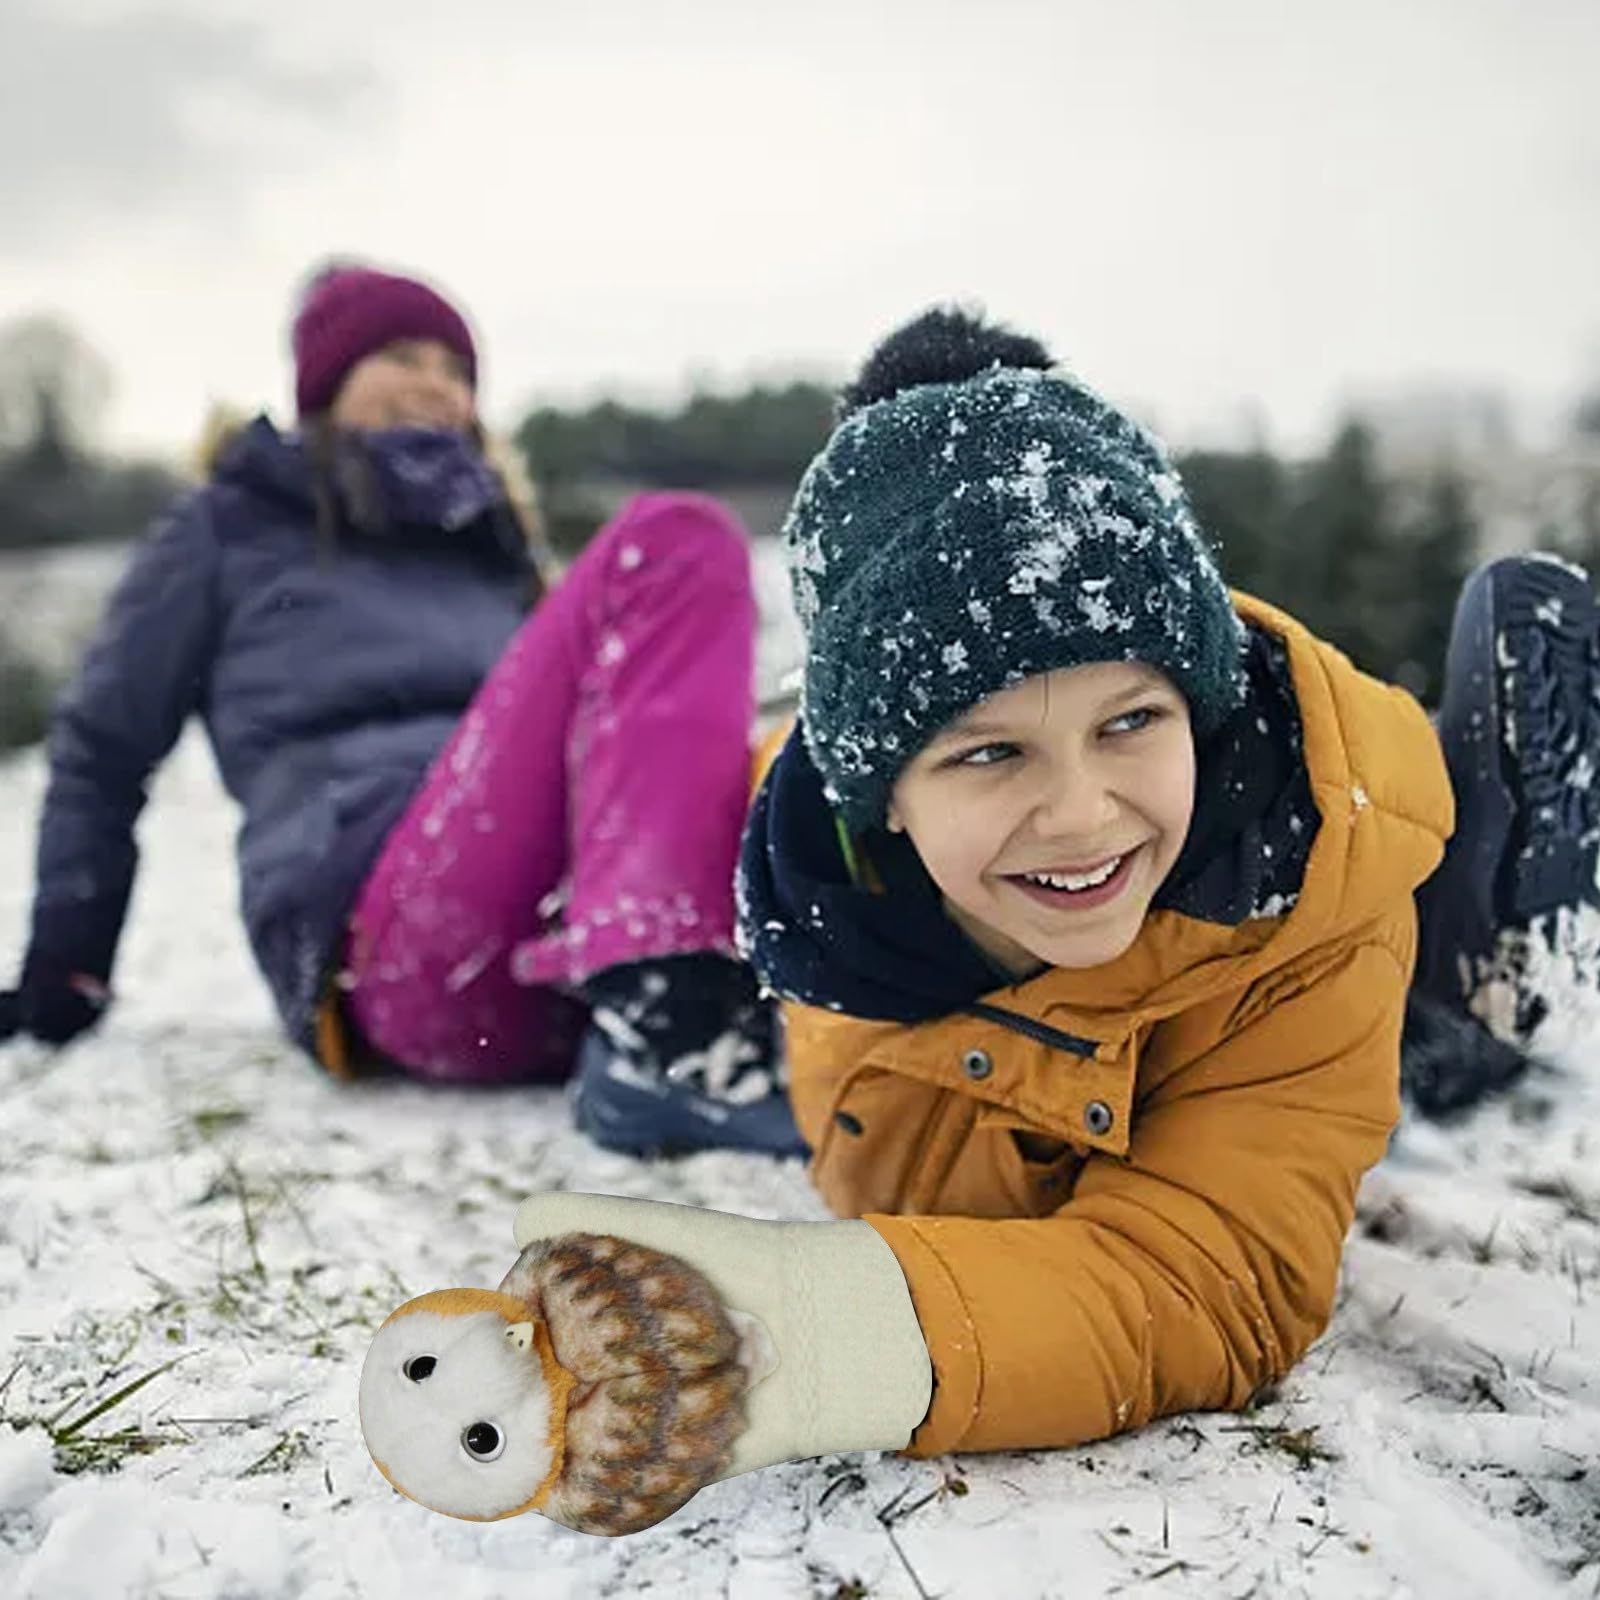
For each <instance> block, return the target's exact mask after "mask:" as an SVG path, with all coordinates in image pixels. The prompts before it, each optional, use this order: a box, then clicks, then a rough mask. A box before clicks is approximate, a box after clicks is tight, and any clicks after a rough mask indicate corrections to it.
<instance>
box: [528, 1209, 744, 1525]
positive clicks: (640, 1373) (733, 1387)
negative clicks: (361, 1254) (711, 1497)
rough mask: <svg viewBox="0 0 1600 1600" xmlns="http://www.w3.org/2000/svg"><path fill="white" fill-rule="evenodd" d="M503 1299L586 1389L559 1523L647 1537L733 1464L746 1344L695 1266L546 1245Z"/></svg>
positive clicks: (556, 1504)
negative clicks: (543, 1327) (537, 1321)
mask: <svg viewBox="0 0 1600 1600" xmlns="http://www.w3.org/2000/svg"><path fill="white" fill-rule="evenodd" d="M500 1291H501V1293H503V1294H509V1295H514V1296H516V1297H517V1298H518V1299H519V1300H521V1301H523V1302H524V1303H525V1304H526V1305H527V1307H528V1309H529V1312H530V1314H531V1315H533V1316H535V1317H542V1318H543V1319H544V1321H545V1322H546V1324H547V1326H548V1327H549V1329H550V1341H551V1347H552V1349H553V1350H554V1351H555V1355H556V1359H557V1360H558V1361H559V1362H560V1363H561V1365H562V1366H563V1367H565V1368H566V1369H567V1371H569V1372H570V1373H572V1375H573V1376H574V1377H575V1378H576V1379H577V1387H576V1388H575V1389H574V1390H573V1395H572V1401H571V1404H570V1405H569V1407H568V1410H567V1432H566V1460H565V1463H564V1465H563V1467H562V1471H561V1475H560V1477H559V1478H558V1479H557V1480H556V1485H555V1488H554V1489H553V1490H552V1492H551V1495H550V1498H549V1500H548V1501H546V1503H545V1505H544V1506H543V1507H542V1508H541V1509H542V1510H543V1512H544V1514H545V1515H546V1516H548V1517H551V1518H553V1519H554V1520H555V1521H557V1522H561V1523H564V1524H566V1526H568V1527H570V1528H578V1529H581V1530H582V1531H584V1532H586V1533H605V1534H617V1533H634V1532H637V1531H638V1530H639V1529H641V1528H648V1527H651V1526H653V1525H654V1524H655V1523H657V1522H659V1521H661V1519H662V1518H663V1517H666V1516H670V1515H671V1514H672V1512H674V1511H676V1510H677V1509H678V1508H679V1507H680V1506H681V1505H683V1504H684V1502H685V1501H687V1500H688V1499H689V1498H690V1497H691V1496H692V1495H693V1494H694V1493H695V1491H696V1490H698V1489H701V1488H703V1487H704V1486H705V1485H706V1484H707V1483H709V1482H710V1481H711V1480H712V1479H713V1478H714V1477H716V1475H717V1474H718V1473H719V1472H720V1471H721V1470H722V1469H723V1468H724V1467H725V1466H726V1465H727V1461H728V1455H729V1452H730V1451H731V1449H732V1448H733V1443H734V1441H735V1440H736V1439H737V1438H738V1436H739V1434H740V1433H741V1432H742V1431H743V1428H744V1420H745V1419H744V1391H745V1388H746V1384H747V1374H746V1373H745V1370H744V1368H743V1367H742V1366H740V1365H739V1362H738V1359H737V1358H738V1351H739V1337H738V1334H737V1332H736V1330H735V1329H734V1327H733V1325H732V1323H730V1322H729V1320H728V1317H727V1315H726V1313H725V1312H724V1310H723V1307H722V1303H721V1301H720V1300H718V1299H717V1296H716V1294H715V1292H714V1291H713V1290H712V1288H711V1285H710V1284H709V1283H708V1282H707V1281H706V1279H705V1277H704V1276H703V1275H702V1274H701V1273H700V1272H698V1271H697V1270H696V1269H695V1268H694V1267H691V1266H690V1265H688V1263H686V1262H684V1261H680V1260H679V1259H678V1258H677V1257H676V1256H670V1255H665V1254H663V1253H662V1252H661V1251H658V1250H651V1249H648V1248H647V1247H645V1246H644V1245H639V1244H634V1243H632V1242H630V1241H628V1240H626V1239H618V1238H616V1237H614V1236H612V1235H609V1234H592V1233H569V1234H562V1235H560V1236H559V1237H557V1238H554V1239H536V1240H534V1241H533V1243H532V1244H530V1245H529V1246H528V1247H527V1249H526V1250H524V1251H523V1252H522V1254H521V1256H519V1257H518V1259H517V1263H516V1265H515V1266H514V1267H512V1269H511V1271H510V1272H508V1273H507V1274H506V1276H505V1279H504V1281H503V1282H502V1283H501V1285H500Z"/></svg>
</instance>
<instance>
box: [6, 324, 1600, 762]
mask: <svg viewBox="0 0 1600 1600" xmlns="http://www.w3.org/2000/svg"><path fill="white" fill-rule="evenodd" d="M109 393H110V379H109V375H108V373H107V371H106V369H105V366H104V363H103V362H102V361H101V360H100V359H99V357H98V356H97V355H96V354H95V352H94V351H93V350H92V349H91V348H90V347H89V346H88V345H87V344H86V343H85V342H84V341H83V340H82V339H81V338H80V337H78V336H77V335H76V334H75V333H74V332H73V331H72V329H70V328H69V327H67V326H66V325H64V324H63V323H61V322H59V321H56V320H53V319H49V318H41V317H35V318H26V319H21V320H18V321H13V322H12V323H10V324H7V325H5V326H3V327H0V557H4V555H5V553H6V552H7V551H17V550H30V549H31V550H37V549H40V548H41V547H49V546H53V545H61V544H65V543H68V542H75V541H82V540H120V539H129V538H132V537H135V536H136V535H137V534H138V533H139V532H140V531H142V530H143V529H144V528H145V527H146V526H147V525H148V524H149V523H150V521H151V520H152V519H153V517H154V516H155V515H156V513H157V512H158V510H159V509H160V508H161V507H162V506H163V505H164V504H165V503H166V501H167V500H168V499H169V498H170V497H171V496H172V495H173V494H174V493H176V492H177V490H178V488H179V486H180V485H179V479H178V477H177V475H176V474H175V473H174V472H172V471H171V470H169V469H168V468H166V467H163V466H159V465H156V464H153V463H149V462H126V461H116V460H112V459H109V458H107V457H105V456H104V455H102V454H100V453H98V452H97V451H96V450H95V448H94V438H95V432H96V427H97V424H98V422H99V419H100V417H101V415H102V413H103V410H104V406H105V403H106V400H107V398H108V396H109ZM832 420H833V392H832V390H831V388H829V387H828V386H826V385H824V384H821V383H815V382H798V381H797V382H791V383H782V384H757V385H754V386H752V387H749V388H746V389H744V390H743V391H740V392H737V393H729V394H719V393H708V392H701V393H696V394H693V395H691V396H690V397H689V398H688V399H687V400H685V401H684V402H683V403H682V404H680V405H677V406H675V407H664V408H651V407H645V406H638V405H630V404H625V403H623V402H621V401H618V400H614V399H607V400H601V401H599V402H597V403H595V404H593V405H590V406H587V407H580V408H572V409H564V408H560V407H556V406H541V407H538V408H537V409H535V410H533V411H531V412H530V413H529V414H528V415H527V416H526V417H525V418H524V420H523V421H522V423H521V424H520V426H519V427H518V428H517V429H516V431H515V434H514V442H515V444H516V445H517V447H518V448H519V449H520V451H521V452H522V454H523V456H524V458H525V459H526V462H527V465H528V467H529V469H530V472H531V474H532V476H533V478H534V481H535V482H536V483H537V484H538V486H539V491H540V498H541V501H542V504H543V509H544V515H545V520H546V522H547V524H548V531H549V534H550V538H551V542H552V543H553V544H554V545H555V546H556V548H557V550H558V551H560V552H561V553H563V554H566V555H570V554H572V553H574V552H575V551H576V550H578V549H580V548H581V547H582V545H583V544H584V542H585V541H586V540H587V539H588V537H589V536H590V535H591V534H592V533H593V531H594V529H595V528H596V527H597V526H598V525H599V523H600V522H601V521H602V520H604V518H605V517H606V516H607V515H608V514H609V513H610V512H611V511H612V510H614V509H615V507H616V505H617V503H618V501H619V500H620V499H621V498H622V497H623V495H625V494H626V493H629V492H632V491H633V490H635V489H639V488H649V487H662V488H699V489H704V490H707V491H709V492H712V493H718V494H722V495H724V496H727V497H728V498H730V499H733V500H734V501H735V502H736V503H738V504H739V505H740V506H741V509H746V508H748V507H751V506H755V507H762V508H767V509H762V510H759V511H758V512H756V513H754V514H752V515H750V520H751V522H752V526H753V528H754V531H755V532H757V533H758V534H761V533H771V532H774V531H775V527H774V526H773V524H775V522H776V519H777V517H778V516H779V515H780V514H781V509H780V508H781V507H782V505H783V504H784V503H785V501H786V499H787V495H788V493H789V492H790V491H792V489H793V487H794V485H795V484H796V482H797V481H798V480H799V477H800V474H801V473H802V472H803V471H804V469H805V466H806V464H807V463H808V462H809V461H810V459H811V457H812V456H813V455H814V454H815V453H816V451H817V450H818V449H819V448H820V447H821V445H822V443H823V441H824V440H825V439H826V438H827V435H828V432H829V429H830V427H831V425H832ZM1571 436H1572V439H1573V440H1574V441H1576V442H1577V443H1578V445H1579V446H1580V449H1581V452H1582V453H1583V458H1584V460H1585V461H1587V462H1590V463H1595V462H1600V385H1597V386H1596V387H1595V388H1594V389H1593V390H1592V391H1591V392H1590V393H1589V395H1588V396H1586V397H1585V398H1584V399H1583V400H1581V401H1580V402H1579V403H1578V405H1577V407H1576V408H1575V409H1574V411H1573V414H1572V427H1571ZM1472 464H1473V465H1474V466H1475V467H1477V468H1480V469H1481V466H1482V464H1481V463H1478V462H1474V463H1472ZM1179 465H1180V468H1181V470H1182V472H1183V475H1184V478H1185V480H1186V482H1187V483H1188V485H1189V490H1190V493H1191V495H1192V497H1193V499H1194V503H1195V507H1196V510H1197V512H1198V514H1199V517H1200V520H1201V523H1202V525H1203V526H1204V527H1205V528H1206V530H1207V532H1208V533H1209V534H1210V535H1211V537H1212V538H1213V539H1214V540H1215V541H1216V542H1217V544H1218V546H1219V547H1220V550H1221V554H1222V563H1223V570H1224V573H1225V575H1226V576H1227V578H1228V581H1229V582H1230V583H1232V584H1233V585H1234V586H1236V587H1238V588H1241V589H1245V590H1248V591H1250V592H1251V593H1254V594H1257V595H1260V596H1261V597H1262V598H1264V599H1267V600H1270V601H1273V602H1275V603H1276V604H1278V605H1280V606H1282V607H1283V608H1284V609H1286V610H1288V611H1290V612H1292V613H1293V614H1294V615H1296V616H1297V617H1299V618H1300V619H1301V620H1302V621H1304V622H1305V623H1307V624H1308V625H1309V626H1310V627H1311V628H1312V629H1313V630H1314V631H1316V632H1318V633H1320V634H1322V635H1323V636H1325V637H1326V638H1329V639H1331V640H1332V641H1333V642H1334V643H1336V644H1338V645H1340V646H1342V647H1343V648H1344V649H1345V650H1346V651H1347V652H1348V653H1349V654H1350V655H1351V656H1352V657H1353V658H1354V659H1355V660H1356V661H1357V662H1358V663H1359V664H1360V665H1361V666H1363V667H1365V668H1366V669H1367V670H1369V671H1371V672H1374V673H1376V674H1378V675H1379V676H1382V677H1385V678H1388V679H1391V680H1392V681H1395V682H1399V683H1401V684H1404V685H1405V686H1406V687H1407V688H1409V689H1411V690H1412V691H1413V692H1414V693H1416V694H1418V695H1419V696H1420V697H1421V698H1423V699H1424V700H1425V701H1426V700H1431V699H1432V698H1433V697H1434V696H1435V695H1436V694H1437V691H1438V687H1439V677H1440V670H1441V667H1442V663H1443V656H1444V648H1445V642H1446V640H1447V638H1448V635H1449V628H1450V620H1451V612H1452V609H1453V605H1454V600H1455V595H1456V590H1457V588H1458V586H1459V584H1460V582H1461V580H1462V578H1463V577H1464V576H1465V575H1466V573H1467V571H1468V570H1469V569H1470V567H1471V566H1472V564H1473V562H1474V561H1475V560H1476V559H1478V557H1479V555H1480V552H1481V550H1482V548H1483V544H1484V539H1483V533H1484V530H1483V529H1482V528H1481V527H1480V526H1479V516H1478V512H1477V511H1476V510H1475V507H1476V506H1477V505H1479V504H1480V503H1481V496H1480V495H1478V494H1477V493H1476V492H1475V490H1476V489H1481V487H1482V472H1481V470H1480V471H1479V476H1478V479H1477V481H1476V484H1475V482H1474V480H1473V479H1471V478H1469V477H1468V476H1467V475H1466V474H1465V473H1464V471H1463V470H1462V466H1461V464H1460V463H1458V462H1454V461H1452V460H1451V458H1450V456H1449V454H1448V452H1445V453H1442V454H1437V453H1436V454H1435V455H1434V456H1432V457H1430V458H1428V459H1426V460H1424V461H1421V462H1414V463H1412V464H1409V465H1407V466H1404V467H1397V466H1395V465H1394V464H1393V463H1390V462H1387V461H1386V459H1385V456H1384V454H1383V452H1382V451H1381V449H1380V440H1379V437H1378V436H1377V434H1375V432H1374V431H1373V429H1372V428H1371V427H1369V426H1368V425H1367V424H1365V423H1364V422H1362V421H1360V420H1358V419H1352V420H1350V421H1348V422H1346V423H1345V424H1344V425H1343V426H1342V427H1341V428H1340V429H1339V431H1338V432H1337V434H1336V435H1335V436H1334V438H1333V439H1332V441H1331V442H1330V443H1329V445H1328V447H1327V449H1326V450H1325V451H1324V452H1323V453H1322V454H1321V455H1319V456H1316V457H1314V458H1311V459H1298V458H1297V459H1289V458H1285V457H1282V456H1279V455H1276V454H1274V453H1273V452H1272V451H1271V450H1269V449H1267V448H1265V447H1264V446H1261V447H1255V448H1248V449H1241V450H1200V451H1192V452H1190V453H1188V454H1186V455H1182V456H1180V457H1179ZM1533 470H1534V471H1535V473H1538V472H1540V471H1542V463H1540V462H1538V461H1534V463H1533ZM1572 484H1574V485H1576V488H1575V490H1569V492H1568V493H1567V495H1566V498H1565V499H1564V500H1563V501H1562V503H1561V504H1560V505H1559V506H1558V507H1557V508H1556V509H1555V511H1554V512H1553V513H1552V514H1551V515H1549V516H1548V517H1543V518H1539V519H1536V520H1535V525H1533V526H1532V527H1531V529H1529V530H1527V534H1526V537H1525V538H1524V541H1523V542H1526V538H1528V537H1531V538H1532V539H1534V540H1535V541H1536V542H1538V543H1540V544H1543V545H1552V544H1553V545H1555V546H1556V547H1558V548H1564V549H1565V550H1566V551H1567V552H1568V553H1569V554H1571V555H1573V556H1575V557H1577V558H1578V559H1580V560H1583V561H1586V562H1587V563H1589V564H1590V566H1591V570H1594V569H1596V568H1600V470H1594V469H1592V468H1591V467H1586V468H1585V470H1584V471H1583V472H1581V473H1579V474H1578V475H1577V476H1576V477H1575V478H1573V479H1572ZM1574 495H1575V496H1576V498H1574ZM763 522H764V523H765V524H766V525H765V526H763V525H762V524H763ZM0 582H3V569H0ZM30 673H32V674H33V676H32V677H30ZM36 677H37V673H36V671H35V669H33V668H31V667H30V665H29V664H28V663H27V662H26V661H24V660H22V659H20V657H19V655H18V653H17V651H16V650H15V648H14V647H13V646H12V645H10V644H8V642H7V639H6V635H5V629H4V627H3V625H0V748H4V747H5V746H6V745H7V744H8V743H16V742H19V741H20V740H21V739H22V738H23V737H29V738H31V737H36V736H37V732H38V729H39V726H40V725H41V719H42V717H43V714H44V711H43V707H44V703H45V702H44V694H43V690H42V688H41V687H40V685H39V684H38V683H37V682H36V681H35V679H36Z"/></svg>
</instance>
